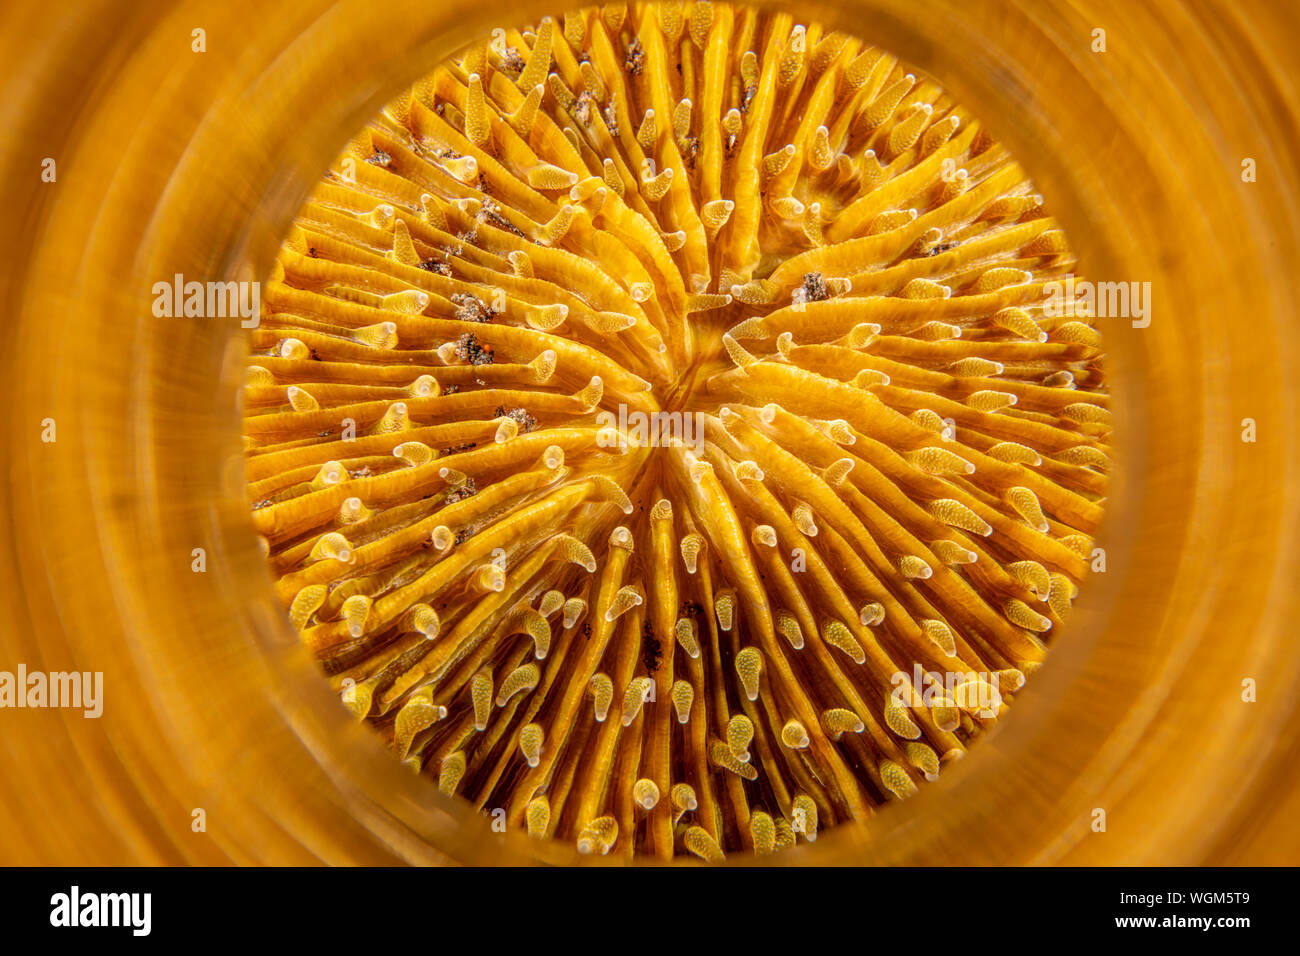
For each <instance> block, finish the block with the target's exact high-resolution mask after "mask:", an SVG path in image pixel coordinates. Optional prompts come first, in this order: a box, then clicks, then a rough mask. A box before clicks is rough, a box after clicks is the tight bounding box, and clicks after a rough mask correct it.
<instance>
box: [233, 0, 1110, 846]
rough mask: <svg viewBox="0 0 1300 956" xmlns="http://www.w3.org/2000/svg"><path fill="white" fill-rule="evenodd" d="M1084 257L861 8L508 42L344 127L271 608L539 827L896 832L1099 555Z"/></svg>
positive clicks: (359, 686) (368, 707)
mask: <svg viewBox="0 0 1300 956" xmlns="http://www.w3.org/2000/svg"><path fill="white" fill-rule="evenodd" d="M1073 264H1074V260H1073V257H1072V256H1071V254H1070V252H1069V249H1068V247H1067V245H1066V242H1065V238H1064V236H1063V234H1062V232H1061V230H1060V228H1059V227H1058V226H1057V224H1056V223H1055V222H1054V221H1053V219H1052V218H1051V217H1050V215H1049V214H1048V212H1047V210H1046V209H1045V207H1044V203H1043V199H1042V197H1041V196H1039V195H1037V194H1036V193H1035V192H1034V189H1033V186H1032V184H1031V183H1030V182H1029V181H1028V180H1027V178H1026V176H1025V174H1024V172H1023V171H1022V170H1021V169H1020V168H1019V167H1018V166H1017V165H1016V163H1015V162H1014V161H1013V160H1012V158H1011V157H1010V156H1009V155H1008V154H1007V152H1006V151H1005V150H1004V149H1003V148H1002V147H1000V146H999V145H998V144H997V143H996V142H995V141H994V140H993V139H992V138H991V137H990V136H989V135H988V134H987V133H986V132H985V131H984V129H983V128H982V127H981V125H980V124H979V123H978V122H977V121H976V120H975V119H974V118H972V117H971V116H970V115H969V114H967V113H966V112H965V111H964V110H963V109H962V108H961V107H960V106H958V105H956V104H955V103H953V102H952V100H951V99H950V98H949V97H948V96H947V95H946V94H945V93H944V91H943V90H942V89H941V88H940V87H939V86H937V85H936V84H935V82H934V81H933V80H931V79H929V78H927V77H925V76H923V75H921V74H920V73H919V72H918V71H916V70H913V69H909V68H908V67H906V66H905V65H903V64H900V63H899V62H898V61H897V60H896V59H895V58H894V57H893V56H891V55H889V54H888V53H886V52H884V51H882V50H880V49H877V48H874V47H871V46H869V45H866V44H864V43H863V42H862V41H860V40H858V39H856V38H854V37H851V36H847V35H845V34H843V33H836V32H829V31H827V30H826V29H823V28H822V27H819V26H818V25H816V24H801V23H796V22H795V20H794V18H793V17H791V16H789V15H785V14H779V13H769V12H759V11H756V10H753V9H750V8H747V7H743V6H732V5H728V4H723V3H707V2H699V3H689V4H688V3H683V4H627V5H624V4H617V5H610V6H605V7H600V8H588V9H584V10H580V11H578V12H576V13H570V14H567V15H565V16H563V17H560V18H556V19H550V18H547V19H544V20H542V21H541V22H539V23H537V24H535V25H533V26H531V27H527V28H524V29H522V30H515V29H504V30H499V31H496V32H495V33H494V35H493V36H492V38H490V39H485V40H484V41H483V42H482V43H477V44H474V45H473V46H471V47H469V48H468V49H466V50H464V51H462V52H461V54H460V55H458V56H457V57H455V58H453V59H452V60H450V61H448V62H446V63H444V64H442V65H440V66H439V67H438V68H437V69H436V70H435V71H434V72H433V73H431V74H430V75H429V76H427V77H426V78H425V79H423V80H421V81H420V82H419V83H417V84H416V85H415V86H414V87H413V88H412V89H411V90H410V91H409V92H407V93H406V94H404V95H403V96H401V97H399V98H398V99H396V100H395V101H394V102H392V103H391V104H389V106H388V107H387V108H386V109H385V110H384V111H383V113H382V114H381V115H380V116H379V117H377V118H376V119H375V120H374V121H373V122H372V123H371V124H370V126H369V127H368V128H367V129H365V130H364V132H363V133H362V134H361V135H359V136H358V137H357V138H356V139H355V140H354V141H353V142H352V143H351V144H350V145H349V147H348V149H347V151H346V153H345V154H344V155H343V156H342V157H340V158H339V160H338V161H337V162H336V163H334V164H333V166H332V167H331V169H330V171H329V173H328V175H327V176H326V178H325V180H324V181H323V182H322V183H321V184H320V185H319V187H318V188H317V189H316V191H315V193H314V194H313V195H312V197H311V198H310V200H309V201H308V202H307V204H306V205H305V206H304V207H303V209H302V211H301V214H300V216H299V218H298V219H297V221H296V222H295V224H294V227H293V229H292V232H291V234H290V236H289V237H288V239H287V240H286V242H285V243H284V246H283V248H282V250H281V253H280V256H279V258H278V261H277V264H276V267H275V270H274V274H273V276H272V277H271V281H270V282H268V283H266V284H265V288H264V292H263V303H264V307H265V308H264V311H265V314H264V316H263V318H262V322H261V325H260V327H259V328H258V329H257V330H255V331H253V332H252V333H251V337H252V342H251V348H252V356H251V358H250V360H249V361H250V365H249V369H248V378H247V385H246V388H245V391H244V403H245V415H246V417H245V426H244V427H245V443H246V448H247V456H248V457H247V478H248V489H249V497H250V503H251V505H252V509H253V511H252V518H253V521H254V523H255V525H256V528H257V530H258V533H259V534H260V535H261V536H262V538H263V540H264V541H265V544H266V550H267V560H268V562H269V564H270V566H271V568H272V571H273V574H274V576H275V579H276V588H277V590H278V594H279V597H280V598H281V599H282V600H283V602H284V605H285V607H286V608H287V612H288V616H289V618H290V620H291V621H292V623H293V625H294V626H295V627H296V628H298V629H299V630H300V632H301V639H302V641H303V643H304V644H305V646H306V647H307V648H309V649H310V651H311V652H312V653H313V654H314V655H315V656H316V657H317V658H318V659H319V660H320V662H321V664H322V666H323V669H324V671H325V672H326V674H327V675H329V679H330V680H331V681H332V682H333V684H334V686H335V687H336V689H337V690H338V691H339V692H340V693H341V694H342V696H343V699H344V700H345V702H346V703H347V704H348V706H349V707H351V708H352V710H353V711H354V712H355V713H356V714H357V716H358V717H359V718H361V719H365V720H367V721H369V722H370V723H372V724H373V725H374V727H375V728H376V729H377V731H378V732H379V733H381V734H382V735H383V738H384V739H385V740H386V741H387V742H388V744H389V746H390V747H391V749H392V750H393V751H395V753H396V754H397V756H398V757H399V758H400V759H402V760H404V761H406V762H407V763H408V764H409V766H410V767H411V768H412V770H415V771H417V772H421V773H425V774H428V775H429V776H431V777H432V778H434V779H436V780H437V781H438V785H439V786H440V787H441V789H442V790H443V791H444V792H445V793H448V794H456V795H458V796H459V797H461V798H463V799H465V800H468V801H470V802H471V803H472V804H473V805H475V806H476V807H479V808H481V809H482V810H484V811H487V812H490V811H495V810H497V809H502V810H504V811H505V819H506V821H507V825H508V826H509V827H511V828H519V829H523V830H526V831H527V832H528V833H530V834H531V835H533V836H535V837H538V838H552V839H558V840H564V841H567V842H570V843H571V844H573V845H576V846H577V848H578V849H579V850H582V851H584V852H596V853H609V854H613V855H621V856H625V857H628V858H631V857H633V856H634V855H637V854H646V855H651V856H654V857H658V858H661V859H669V858H672V857H674V856H678V855H693V856H695V857H699V858H702V859H704V860H706V861H715V860H720V859H722V858H723V857H724V856H725V855H726V854H730V853H736V852H756V853H771V852H773V851H774V850H777V849H780V848H782V847H787V846H790V845H792V844H794V843H796V842H802V841H812V840H815V839H816V838H817V835H818V833H819V832H822V831H825V830H826V829H827V828H829V827H832V826H836V825H840V824H845V823H849V822H853V821H856V822H857V823H858V824H859V825H870V824H869V822H868V818H869V817H870V816H871V815H872V814H873V813H874V812H876V810H877V809H879V808H881V807H882V806H884V805H885V804H887V803H888V802H890V801H892V800H895V799H903V798H906V797H908V796H910V795H912V794H913V793H915V792H917V789H918V784H920V783H921V782H923V781H924V780H926V779H933V778H935V777H936V776H937V775H938V774H939V773H940V772H941V769H942V768H943V767H944V766H945V765H946V764H948V763H949V762H950V761H952V760H954V759H955V758H958V757H960V756H961V755H962V754H963V753H964V752H965V751H966V749H967V748H968V747H969V746H970V745H971V744H972V741H973V740H974V739H975V738H977V737H979V736H980V735H981V734H983V733H985V732H987V731H988V729H989V728H990V727H992V726H993V725H994V724H995V723H996V721H997V720H998V719H999V718H1000V717H1001V716H1002V714H1003V713H1004V712H1005V710H1006V706H1007V703H1008V702H1009V701H1011V699H1012V697H1013V696H1014V694H1015V692H1016V691H1017V690H1019V689H1020V687H1021V686H1022V684H1023V683H1024V681H1025V678H1026V675H1028V674H1030V673H1031V672H1032V671H1033V670H1034V669H1035V668H1036V667H1037V666H1038V665H1039V663H1040V662H1041V660H1042V659H1043V656H1044V653H1045V650H1046V644H1045V641H1046V639H1047V638H1048V637H1049V636H1050V635H1051V634H1052V633H1053V632H1054V630H1055V629H1056V628H1057V626H1058V625H1059V624H1060V623H1061V622H1062V621H1063V620H1064V619H1065V617H1066V616H1067V614H1068V612H1069V610H1070V606H1071V602H1072V600H1073V599H1074V598H1075V596H1076V594H1077V584H1078V582H1079V581H1080V580H1081V578H1082V577H1083V575H1084V573H1085V571H1086V570H1087V568H1088V565H1089V561H1090V560H1091V555H1092V553H1093V551H1092V541H1091V535H1092V534H1093V532H1094V529H1095V527H1096V525H1097V523H1098V521H1099V519H1100V516H1101V511H1102V506H1103V503H1104V495H1105V488H1106V474H1107V471H1108V468H1109V444H1108V443H1109V435H1110V425H1109V420H1110V414H1109V410H1108V409H1109V404H1110V403H1109V399H1108V396H1107V394H1106V392H1105V388H1104V382H1103V377H1102V370H1101V365H1100V361H1101V350H1100V339H1099V336H1098V334H1097V332H1096V330H1095V329H1094V327H1093V323H1094V320H1093V319H1092V318H1091V317H1090V316H1089V314H1088V310H1087V309H1086V308H1084V307H1083V306H1082V304H1081V303H1078V302H1074V301H1066V302H1063V303H1062V302H1057V305H1059V306H1060V307H1059V308H1058V307H1053V300H1052V298H1051V296H1050V292H1051V291H1052V290H1051V287H1049V283H1052V282H1054V281H1057V280H1060V279H1061V278H1062V277H1063V276H1065V275H1066V274H1068V273H1070V272H1071V271H1072V268H1073ZM918 673H920V674H922V675H925V674H931V675H934V677H937V678H939V680H938V682H937V683H936V681H935V680H934V679H932V678H931V677H924V676H923V677H922V679H921V681H920V683H919V684H918V682H917V674H918ZM953 675H956V676H955V679H954V677H953Z"/></svg>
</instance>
